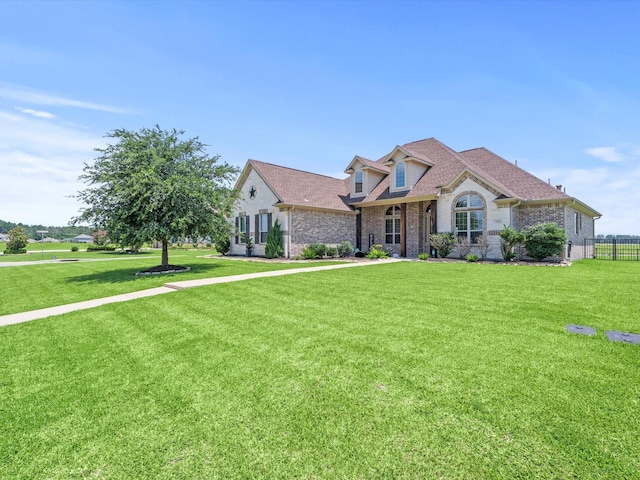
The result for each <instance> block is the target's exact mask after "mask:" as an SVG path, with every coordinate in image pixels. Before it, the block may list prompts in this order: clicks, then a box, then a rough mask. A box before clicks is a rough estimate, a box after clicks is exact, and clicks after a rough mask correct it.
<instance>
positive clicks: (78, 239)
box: [71, 233, 93, 243]
mask: <svg viewBox="0 0 640 480" xmlns="http://www.w3.org/2000/svg"><path fill="white" fill-rule="evenodd" d="M71 242H72V243H93V237H92V236H91V235H87V234H86V233H81V234H80V235H77V236H75V237H73V238H72V239H71Z"/></svg>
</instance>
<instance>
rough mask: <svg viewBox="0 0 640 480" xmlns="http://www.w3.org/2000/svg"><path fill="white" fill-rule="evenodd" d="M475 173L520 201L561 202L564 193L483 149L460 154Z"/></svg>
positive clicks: (566, 196)
mask: <svg viewBox="0 0 640 480" xmlns="http://www.w3.org/2000/svg"><path fill="white" fill-rule="evenodd" d="M460 155H461V156H462V157H463V158H464V159H465V160H466V161H467V162H468V163H469V165H470V166H471V167H472V168H473V169H474V170H475V171H477V172H481V174H482V176H483V177H485V178H487V179H488V180H489V181H492V183H494V184H496V185H497V186H498V187H499V188H500V189H501V190H503V191H504V192H507V193H509V194H510V196H512V197H514V198H517V199H521V200H562V199H569V198H571V197H570V196H569V195H567V194H566V193H564V192H562V191H561V190H559V189H557V188H556V187H554V186H552V185H549V184H548V183H547V182H545V181H543V180H541V179H539V178H538V177H536V176H535V175H532V174H530V173H529V172H527V171H526V170H523V169H522V168H520V167H518V166H517V165H514V164H513V163H511V162H509V161H508V160H505V159H504V158H502V157H500V156H498V155H496V154H495V153H493V152H491V151H490V150H487V149H486V148H484V147H480V148H474V149H472V150H466V151H463V152H460Z"/></svg>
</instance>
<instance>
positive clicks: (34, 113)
mask: <svg viewBox="0 0 640 480" xmlns="http://www.w3.org/2000/svg"><path fill="white" fill-rule="evenodd" d="M16 110H18V111H20V112H22V113H26V114H27V115H32V116H34V117H38V118H56V116H55V115H54V114H53V113H50V112H45V111H42V110H33V109H32V108H22V107H16Z"/></svg>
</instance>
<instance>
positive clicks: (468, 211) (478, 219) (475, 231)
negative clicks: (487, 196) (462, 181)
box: [454, 193, 484, 243]
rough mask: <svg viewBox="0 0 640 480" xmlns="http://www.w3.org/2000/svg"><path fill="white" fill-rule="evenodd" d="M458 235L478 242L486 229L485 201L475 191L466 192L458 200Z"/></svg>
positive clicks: (456, 210) (456, 205)
mask: <svg viewBox="0 0 640 480" xmlns="http://www.w3.org/2000/svg"><path fill="white" fill-rule="evenodd" d="M454 208H455V215H456V235H457V236H458V237H462V238H466V239H467V240H469V243H476V239H477V238H478V237H479V236H480V235H482V231H483V229H484V202H483V201H482V198H481V197H480V196H478V195H476V194H474V193H465V194H464V195H462V196H460V197H459V198H458V200H456V204H455V207H454Z"/></svg>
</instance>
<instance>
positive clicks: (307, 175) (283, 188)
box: [236, 160, 352, 212]
mask: <svg viewBox="0 0 640 480" xmlns="http://www.w3.org/2000/svg"><path fill="white" fill-rule="evenodd" d="M249 169H253V170H254V171H255V172H256V173H257V174H258V175H260V177H261V178H262V179H263V181H264V182H265V184H266V185H267V186H268V187H269V188H270V189H271V191H272V192H273V193H274V195H275V196H276V197H277V198H278V203H280V204H285V205H294V206H302V207H308V208H321V209H328V210H339V211H345V212H351V211H352V210H351V208H350V207H349V206H348V205H347V200H348V196H349V179H348V178H346V179H339V178H334V177H328V176H326V175H320V174H317V173H311V172H305V171H303V170H296V169H293V168H288V167H281V166H279V165H273V164H271V163H266V162H260V161H258V160H249V161H248V162H247V166H246V167H245V170H244V171H243V173H242V175H241V178H240V179H239V180H238V183H237V184H236V189H241V188H242V186H243V185H244V181H245V180H246V177H247V175H248V172H249Z"/></svg>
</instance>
